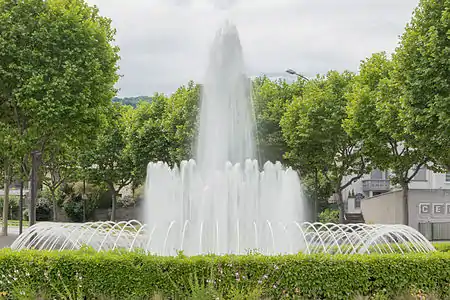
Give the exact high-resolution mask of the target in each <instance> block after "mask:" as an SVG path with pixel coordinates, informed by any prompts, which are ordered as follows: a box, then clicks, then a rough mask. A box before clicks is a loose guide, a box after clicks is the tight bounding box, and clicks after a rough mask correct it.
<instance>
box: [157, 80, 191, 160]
mask: <svg viewBox="0 0 450 300" xmlns="http://www.w3.org/2000/svg"><path fill="white" fill-rule="evenodd" d="M199 105H200V86H199V85H197V84H195V83H194V82H193V81H190V82H189V83H188V84H187V86H181V87H180V88H179V89H178V90H177V91H176V92H175V93H173V94H172V95H171V96H170V98H169V99H168V103H167V109H166V110H165V111H164V115H163V126H164V129H165V132H167V134H168V135H169V137H170V140H171V147H170V148H169V149H170V150H169V156H170V158H169V161H168V162H171V163H173V164H177V163H179V162H180V161H181V160H186V159H190V158H192V157H193V153H192V149H193V148H194V143H195V137H196V133H197V130H198V124H197V116H198V112H199Z"/></svg>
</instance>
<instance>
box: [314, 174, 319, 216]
mask: <svg viewBox="0 0 450 300" xmlns="http://www.w3.org/2000/svg"><path fill="white" fill-rule="evenodd" d="M314 175H315V176H314V218H313V221H314V222H318V221H319V208H320V207H319V206H320V205H319V193H318V192H319V176H318V171H317V169H316V170H315V174H314Z"/></svg>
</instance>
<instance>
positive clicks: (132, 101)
mask: <svg viewBox="0 0 450 300" xmlns="http://www.w3.org/2000/svg"><path fill="white" fill-rule="evenodd" d="M152 100H153V97H149V96H138V97H125V98H119V97H114V98H113V99H112V102H113V103H120V104H122V105H130V106H132V107H133V108H136V107H137V105H138V104H139V102H152Z"/></svg>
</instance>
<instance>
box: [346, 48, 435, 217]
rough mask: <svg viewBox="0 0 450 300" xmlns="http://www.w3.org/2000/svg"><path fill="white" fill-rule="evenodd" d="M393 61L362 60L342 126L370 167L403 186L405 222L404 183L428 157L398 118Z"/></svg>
mask: <svg viewBox="0 0 450 300" xmlns="http://www.w3.org/2000/svg"><path fill="white" fill-rule="evenodd" d="M393 71H394V62H393V61H392V60H390V59H388V58H387V57H386V54H385V53H377V54H374V55H372V57H370V58H369V59H367V60H365V61H363V62H362V63H361V67H360V74H359V75H358V76H356V78H355V82H354V84H353V88H352V91H351V92H350V93H349V94H348V98H349V99H350V100H349V104H348V107H347V109H348V110H347V113H348V119H347V120H345V128H346V130H347V131H348V132H349V134H350V135H351V136H352V137H353V138H354V139H360V140H362V141H363V143H364V154H365V155H366V156H367V157H368V158H369V159H370V161H371V162H372V165H373V167H376V168H378V169H381V170H391V171H393V175H392V177H391V180H392V181H393V183H395V184H399V185H400V186H401V187H402V190H403V202H404V205H403V207H404V216H405V224H408V189H409V188H408V187H409V183H410V182H411V180H412V179H413V178H414V176H415V175H416V174H417V172H418V171H419V170H420V168H421V167H423V166H424V165H425V164H426V163H427V162H428V160H429V159H428V157H427V156H426V155H425V154H424V153H423V152H422V151H420V150H419V149H416V148H414V147H411V144H414V142H415V136H413V135H410V134H408V133H407V132H406V131H405V127H404V125H403V123H402V120H401V113H402V111H401V104H400V98H401V90H400V89H399V88H398V85H396V84H395V82H394V81H393V80H392V78H391V76H392V73H393Z"/></svg>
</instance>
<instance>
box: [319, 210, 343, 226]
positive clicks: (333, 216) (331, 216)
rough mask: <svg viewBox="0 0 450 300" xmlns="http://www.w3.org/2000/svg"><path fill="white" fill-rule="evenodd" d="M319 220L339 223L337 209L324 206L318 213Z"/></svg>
mask: <svg viewBox="0 0 450 300" xmlns="http://www.w3.org/2000/svg"><path fill="white" fill-rule="evenodd" d="M319 222H322V223H339V210H337V209H329V208H326V209H325V210H324V211H322V212H321V213H320V214H319Z"/></svg>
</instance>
